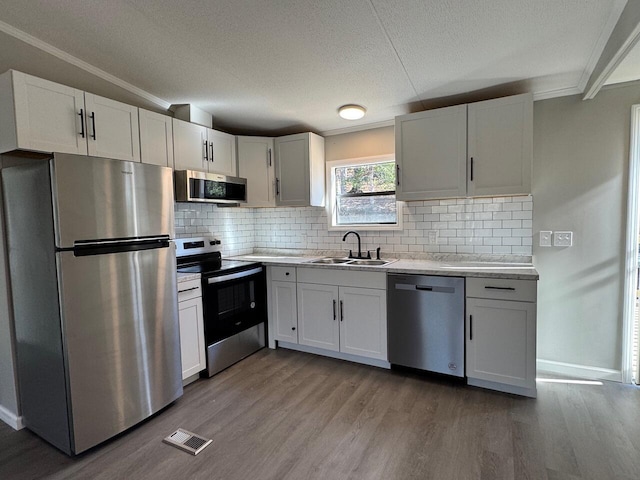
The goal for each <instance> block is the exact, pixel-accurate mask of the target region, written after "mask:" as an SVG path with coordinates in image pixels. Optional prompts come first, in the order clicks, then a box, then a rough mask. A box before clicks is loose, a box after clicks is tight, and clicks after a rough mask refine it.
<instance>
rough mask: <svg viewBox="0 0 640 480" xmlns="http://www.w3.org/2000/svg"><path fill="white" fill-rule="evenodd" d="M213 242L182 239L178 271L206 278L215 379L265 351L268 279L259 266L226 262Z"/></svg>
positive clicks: (206, 316)
mask: <svg viewBox="0 0 640 480" xmlns="http://www.w3.org/2000/svg"><path fill="white" fill-rule="evenodd" d="M219 244H220V241H219V240H216V239H215V238H213V237H196V238H179V239H177V240H176V245H177V263H178V272H184V273H200V274H201V275H202V291H203V294H202V306H203V311H204V335H205V343H206V349H207V369H206V370H205V371H204V372H203V373H202V375H203V376H208V377H211V376H212V375H215V374H216V373H218V372H220V371H222V370H224V369H225V368H227V367H229V366H231V365H233V364H234V363H236V362H238V361H239V360H242V359H243V358H245V357H247V356H249V355H251V354H252V353H254V352H256V351H258V350H260V349H261V348H263V347H264V346H265V338H266V332H265V329H266V324H267V322H266V320H267V297H266V277H265V272H264V269H263V267H262V265H261V264H260V263H255V262H242V261H238V260H223V259H222V256H221V254H220V251H219V248H220V247H219Z"/></svg>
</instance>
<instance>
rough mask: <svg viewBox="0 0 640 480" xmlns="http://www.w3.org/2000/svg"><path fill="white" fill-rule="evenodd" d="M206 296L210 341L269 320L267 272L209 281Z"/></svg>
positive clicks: (206, 332) (207, 336) (206, 320)
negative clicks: (214, 281) (227, 279)
mask: <svg viewBox="0 0 640 480" xmlns="http://www.w3.org/2000/svg"><path fill="white" fill-rule="evenodd" d="M203 300H204V316H205V335H206V339H207V345H211V344H212V343H215V342H217V341H219V340H222V339H225V338H228V337H230V336H232V335H235V334H236V333H239V332H241V331H243V330H246V329H247V328H250V327H252V326H254V325H258V324H259V323H262V322H264V321H265V320H266V299H265V283H264V274H263V273H260V274H257V275H251V276H248V277H244V278H239V279H235V280H229V281H225V282H220V283H212V284H208V285H206V295H205V296H204V298H203Z"/></svg>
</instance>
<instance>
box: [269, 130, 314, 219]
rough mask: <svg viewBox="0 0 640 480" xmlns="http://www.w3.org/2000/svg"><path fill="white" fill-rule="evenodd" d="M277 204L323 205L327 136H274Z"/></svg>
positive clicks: (308, 134) (304, 134)
mask: <svg viewBox="0 0 640 480" xmlns="http://www.w3.org/2000/svg"><path fill="white" fill-rule="evenodd" d="M275 154H276V155H275V168H276V204H277V205H281V206H314V207H323V206H324V189H325V185H324V171H325V165H324V138H322V137H320V136H319V135H316V134H314V133H300V134H297V135H287V136H285V137H278V138H276V139H275Z"/></svg>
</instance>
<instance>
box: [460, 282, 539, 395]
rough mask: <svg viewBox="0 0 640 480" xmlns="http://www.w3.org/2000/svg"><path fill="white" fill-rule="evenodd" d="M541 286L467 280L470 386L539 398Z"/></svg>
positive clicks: (468, 372)
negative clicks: (538, 297) (538, 306)
mask: <svg viewBox="0 0 640 480" xmlns="http://www.w3.org/2000/svg"><path fill="white" fill-rule="evenodd" d="M536 283H537V282H536V281H535V280H500V279H489V278H468V279H467V294H466V297H467V299H466V302H467V317H466V332H467V338H466V358H467V360H466V373H467V382H468V383H469V385H475V386H479V387H484V388H490V389H493V390H499V391H504V392H510V393H515V394H518V395H525V396H529V397H535V396H536V289H537V288H536Z"/></svg>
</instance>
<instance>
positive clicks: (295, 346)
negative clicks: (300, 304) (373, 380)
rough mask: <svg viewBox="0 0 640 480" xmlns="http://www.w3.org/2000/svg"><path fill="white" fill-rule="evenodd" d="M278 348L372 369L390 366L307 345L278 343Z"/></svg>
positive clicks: (382, 362) (386, 363)
mask: <svg viewBox="0 0 640 480" xmlns="http://www.w3.org/2000/svg"><path fill="white" fill-rule="evenodd" d="M278 347H281V348H288V349H289V350H296V351H298V352H305V353H313V354H315V355H322V356H323V357H331V358H337V359H339V360H347V361H349V362H355V363H362V364H364V365H371V366H372V367H380V368H386V369H389V368H391V364H390V363H389V362H387V361H385V360H377V359H374V358H367V357H359V356H358V355H351V354H349V353H342V352H334V351H332V350H324V349H322V348H317V347H309V346H307V345H299V344H297V343H289V342H281V341H278Z"/></svg>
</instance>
